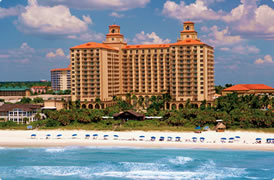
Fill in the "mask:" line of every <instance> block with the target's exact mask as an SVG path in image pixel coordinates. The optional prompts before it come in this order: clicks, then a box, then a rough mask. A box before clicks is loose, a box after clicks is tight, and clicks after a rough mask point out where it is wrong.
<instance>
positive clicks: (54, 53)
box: [46, 48, 65, 58]
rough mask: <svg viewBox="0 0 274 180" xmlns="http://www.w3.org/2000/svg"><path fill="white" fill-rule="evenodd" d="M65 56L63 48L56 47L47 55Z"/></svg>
mask: <svg viewBox="0 0 274 180" xmlns="http://www.w3.org/2000/svg"><path fill="white" fill-rule="evenodd" d="M64 56H65V53H64V51H63V49H61V48H58V49H56V51H55V52H49V53H47V55H46V57H47V58H56V57H64Z"/></svg>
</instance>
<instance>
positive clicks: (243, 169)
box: [0, 147, 274, 180]
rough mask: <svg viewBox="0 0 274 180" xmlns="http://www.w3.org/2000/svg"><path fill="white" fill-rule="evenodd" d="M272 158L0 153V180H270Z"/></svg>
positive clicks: (117, 151)
mask: <svg viewBox="0 0 274 180" xmlns="http://www.w3.org/2000/svg"><path fill="white" fill-rule="evenodd" d="M273 178H274V152H261V151H230V150H192V149H183V150H182V149H130V148H101V147H98V148H96V147H86V148H81V147H67V148H0V179H2V180H6V179H20V180H23V179H50V180H53V179H66V180H67V179H114V180H116V179H195V180H196V179H210V180H213V179H237V180H238V179H259V180H264V179H267V180H268V179H270V180H272V179H273Z"/></svg>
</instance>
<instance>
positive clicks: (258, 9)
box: [223, 0, 274, 40]
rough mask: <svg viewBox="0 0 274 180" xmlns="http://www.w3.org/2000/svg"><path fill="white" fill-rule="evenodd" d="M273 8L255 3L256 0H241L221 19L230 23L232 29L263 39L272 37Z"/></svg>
mask: <svg viewBox="0 0 274 180" xmlns="http://www.w3.org/2000/svg"><path fill="white" fill-rule="evenodd" d="M273 19H274V9H272V8H271V7H269V6H267V5H261V6H258V5H257V1H256V0H241V4H240V5H239V6H238V7H236V8H234V9H233V10H232V11H231V12H230V13H229V14H228V15H226V16H224V17H223V20H224V21H225V22H227V23H230V25H231V27H232V28H233V30H234V31H236V32H238V33H243V34H247V35H254V36H257V37H264V38H265V39H272V40H273V39H274V21H273Z"/></svg>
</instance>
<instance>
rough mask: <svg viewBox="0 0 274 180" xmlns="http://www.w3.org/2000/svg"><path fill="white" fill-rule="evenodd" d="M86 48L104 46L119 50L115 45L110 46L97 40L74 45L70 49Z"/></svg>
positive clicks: (104, 47)
mask: <svg viewBox="0 0 274 180" xmlns="http://www.w3.org/2000/svg"><path fill="white" fill-rule="evenodd" d="M86 48H103V49H112V50H117V49H115V48H113V47H110V46H108V45H105V44H102V43H97V42H88V43H85V44H81V45H78V46H74V47H72V48H70V49H86Z"/></svg>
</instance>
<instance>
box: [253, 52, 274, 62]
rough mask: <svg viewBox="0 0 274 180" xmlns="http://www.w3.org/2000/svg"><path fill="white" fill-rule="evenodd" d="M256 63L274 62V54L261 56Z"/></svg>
mask: <svg viewBox="0 0 274 180" xmlns="http://www.w3.org/2000/svg"><path fill="white" fill-rule="evenodd" d="M254 63H255V64H274V61H273V59H272V56H270V55H269V54H268V55H266V56H265V57H264V59H262V58H259V59H256V60H255V61H254Z"/></svg>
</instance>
